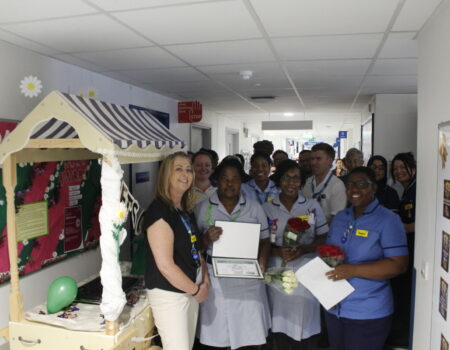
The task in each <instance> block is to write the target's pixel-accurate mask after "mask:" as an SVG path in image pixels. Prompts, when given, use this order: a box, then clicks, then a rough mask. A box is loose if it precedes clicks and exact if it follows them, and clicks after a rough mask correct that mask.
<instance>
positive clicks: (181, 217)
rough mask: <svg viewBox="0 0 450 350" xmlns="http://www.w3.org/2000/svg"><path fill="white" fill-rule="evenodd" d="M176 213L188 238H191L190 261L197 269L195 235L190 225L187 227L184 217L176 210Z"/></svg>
mask: <svg viewBox="0 0 450 350" xmlns="http://www.w3.org/2000/svg"><path fill="white" fill-rule="evenodd" d="M176 209H177V208H176ZM177 213H178V215H179V216H180V219H181V221H182V222H183V225H184V227H185V228H186V231H187V233H188V234H189V237H190V238H191V255H192V259H194V261H195V264H196V265H197V267H199V266H200V256H199V254H198V251H197V249H196V248H195V242H197V235H196V234H195V233H193V232H192V229H191V225H189V222H188V221H187V220H186V218H185V217H184V215H183V214H182V213H181V212H180V211H179V210H178V209H177Z"/></svg>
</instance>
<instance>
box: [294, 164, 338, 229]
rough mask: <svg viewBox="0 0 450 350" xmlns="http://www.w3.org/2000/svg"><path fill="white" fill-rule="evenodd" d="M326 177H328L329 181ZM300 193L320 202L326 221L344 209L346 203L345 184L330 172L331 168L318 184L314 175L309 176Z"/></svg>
mask: <svg viewBox="0 0 450 350" xmlns="http://www.w3.org/2000/svg"><path fill="white" fill-rule="evenodd" d="M328 178H330V179H329V181H328ZM302 194H303V195H304V196H305V197H306V198H314V199H316V200H317V201H318V202H319V203H320V206H321V207H322V210H323V212H324V214H325V217H326V218H327V221H329V220H330V219H331V217H332V216H335V215H336V214H337V213H338V212H340V211H341V210H343V209H345V207H346V205H347V195H346V193H345V185H344V183H343V182H342V180H340V179H339V178H338V177H336V176H334V175H333V174H332V172H331V170H330V171H329V172H328V174H327V176H326V177H325V179H324V180H323V181H322V182H321V183H320V184H317V183H316V179H315V178H314V176H311V177H309V178H308V179H307V180H306V182H305V186H303V188H302Z"/></svg>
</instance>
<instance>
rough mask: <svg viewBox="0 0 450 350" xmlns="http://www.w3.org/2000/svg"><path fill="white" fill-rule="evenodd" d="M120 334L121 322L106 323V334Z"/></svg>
mask: <svg viewBox="0 0 450 350" xmlns="http://www.w3.org/2000/svg"><path fill="white" fill-rule="evenodd" d="M117 332H119V320H115V321H106V322H105V334H106V335H116V334H117Z"/></svg>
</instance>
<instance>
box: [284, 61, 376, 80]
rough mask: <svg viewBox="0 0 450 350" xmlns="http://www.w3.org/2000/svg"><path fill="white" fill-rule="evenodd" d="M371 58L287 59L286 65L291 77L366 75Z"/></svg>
mask: <svg viewBox="0 0 450 350" xmlns="http://www.w3.org/2000/svg"><path fill="white" fill-rule="evenodd" d="M370 62H371V60H369V59H366V60H323V61H322V60H320V61H287V62H285V63H284V64H285V66H286V68H287V69H288V72H289V75H290V76H291V77H297V76H302V75H305V74H309V73H313V74H318V75H320V74H322V75H323V74H325V75H328V74H333V75H346V74H349V75H364V74H365V73H366V71H367V68H369V65H370Z"/></svg>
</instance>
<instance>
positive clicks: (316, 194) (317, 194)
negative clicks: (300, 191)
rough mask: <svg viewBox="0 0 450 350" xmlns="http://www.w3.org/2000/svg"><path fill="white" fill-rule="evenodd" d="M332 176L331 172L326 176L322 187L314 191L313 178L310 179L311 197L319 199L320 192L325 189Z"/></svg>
mask: <svg viewBox="0 0 450 350" xmlns="http://www.w3.org/2000/svg"><path fill="white" fill-rule="evenodd" d="M332 176H333V173H331V174H330V175H329V176H328V178H327V181H325V184H324V185H323V187H322V189H321V190H320V191H318V192H315V193H314V190H315V189H314V179H313V181H311V189H312V193H313V195H312V197H313V198H314V199H317V198H318V197H319V199H320V198H321V194H322V192H323V191H325V189H326V188H327V186H328V183H329V182H330V180H331V177H332Z"/></svg>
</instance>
